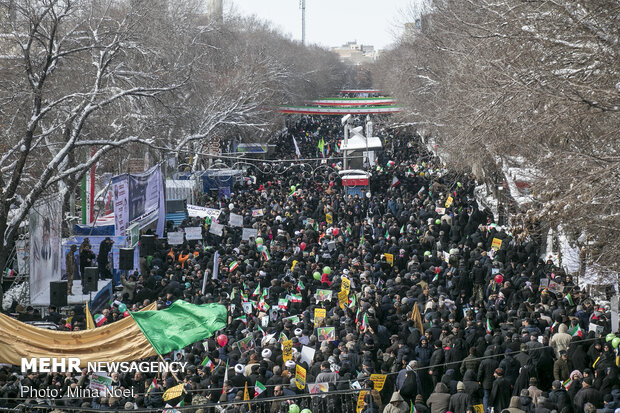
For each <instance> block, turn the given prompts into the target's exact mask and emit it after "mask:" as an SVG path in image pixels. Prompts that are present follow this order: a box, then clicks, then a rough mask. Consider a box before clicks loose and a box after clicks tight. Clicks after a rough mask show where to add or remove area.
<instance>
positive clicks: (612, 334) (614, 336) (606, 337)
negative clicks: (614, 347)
mask: <svg viewBox="0 0 620 413" xmlns="http://www.w3.org/2000/svg"><path fill="white" fill-rule="evenodd" d="M614 338H616V335H615V334H614V333H609V334H607V335H606V336H605V341H607V342H610V341H612V340H613V339H614Z"/></svg>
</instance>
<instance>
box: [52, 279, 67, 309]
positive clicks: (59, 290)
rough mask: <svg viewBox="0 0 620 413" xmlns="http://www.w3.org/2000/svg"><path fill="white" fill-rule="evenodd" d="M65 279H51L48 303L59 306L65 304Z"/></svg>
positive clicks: (64, 305)
mask: <svg viewBox="0 0 620 413" xmlns="http://www.w3.org/2000/svg"><path fill="white" fill-rule="evenodd" d="M67 287H68V282H67V281H52V282H50V305H54V306H56V308H58V309H60V307H66V306H67Z"/></svg>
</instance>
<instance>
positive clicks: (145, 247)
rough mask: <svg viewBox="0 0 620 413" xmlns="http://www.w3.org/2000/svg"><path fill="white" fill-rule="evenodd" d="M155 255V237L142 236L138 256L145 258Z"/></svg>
mask: <svg viewBox="0 0 620 413" xmlns="http://www.w3.org/2000/svg"><path fill="white" fill-rule="evenodd" d="M154 253H155V235H142V236H141V237H140V256H141V257H147V256H149V255H153V254H154Z"/></svg>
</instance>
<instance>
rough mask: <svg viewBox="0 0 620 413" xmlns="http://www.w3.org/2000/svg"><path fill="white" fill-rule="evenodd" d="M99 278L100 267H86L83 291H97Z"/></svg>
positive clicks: (86, 292) (85, 292)
mask: <svg viewBox="0 0 620 413" xmlns="http://www.w3.org/2000/svg"><path fill="white" fill-rule="evenodd" d="M98 278H99V268H97V267H86V268H84V276H83V277H82V293H84V294H88V293H89V292H91V291H97V279H98Z"/></svg>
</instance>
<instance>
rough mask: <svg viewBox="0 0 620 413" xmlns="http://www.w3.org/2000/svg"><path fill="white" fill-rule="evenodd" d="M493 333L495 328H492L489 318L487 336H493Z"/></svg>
mask: <svg viewBox="0 0 620 413" xmlns="http://www.w3.org/2000/svg"><path fill="white" fill-rule="evenodd" d="M492 331H493V327H491V322H490V321H489V318H488V317H487V334H491V332H492Z"/></svg>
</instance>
